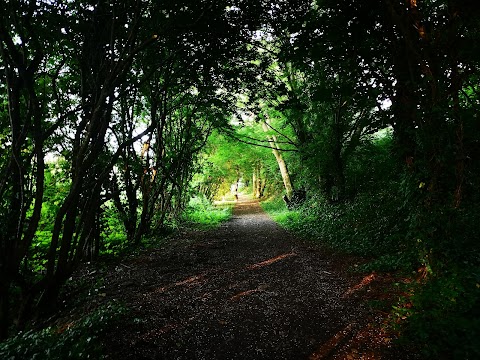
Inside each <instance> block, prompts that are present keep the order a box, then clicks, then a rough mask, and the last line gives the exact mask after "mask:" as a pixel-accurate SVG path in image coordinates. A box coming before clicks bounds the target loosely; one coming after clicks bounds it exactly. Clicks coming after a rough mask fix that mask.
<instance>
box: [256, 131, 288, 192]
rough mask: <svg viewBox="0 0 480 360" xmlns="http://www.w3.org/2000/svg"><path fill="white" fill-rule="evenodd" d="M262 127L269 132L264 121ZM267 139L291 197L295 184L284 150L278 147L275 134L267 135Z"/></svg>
mask: <svg viewBox="0 0 480 360" xmlns="http://www.w3.org/2000/svg"><path fill="white" fill-rule="evenodd" d="M262 127H263V130H264V131H265V132H268V126H267V124H266V123H263V124H262ZM267 140H268V143H269V144H270V147H271V148H272V153H273V155H275V159H276V160H277V164H278V167H279V169H280V173H281V174H282V180H283V185H284V187H285V191H286V192H287V197H288V199H291V198H292V194H293V186H292V182H291V180H290V173H289V172H288V168H287V164H286V163H285V160H284V159H283V156H282V152H281V151H280V149H279V147H278V144H277V138H276V136H275V135H267Z"/></svg>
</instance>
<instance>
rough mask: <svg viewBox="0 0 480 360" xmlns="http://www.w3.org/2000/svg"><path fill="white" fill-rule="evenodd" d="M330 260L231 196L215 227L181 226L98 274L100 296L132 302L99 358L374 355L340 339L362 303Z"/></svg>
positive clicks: (358, 324)
mask: <svg viewBox="0 0 480 360" xmlns="http://www.w3.org/2000/svg"><path fill="white" fill-rule="evenodd" d="M337 264H338V262H335V261H334V260H333V259H332V257H331V256H328V255H327V252H325V251H323V250H321V249H320V248H318V247H314V246H312V245H308V244H306V243H305V242H303V241H301V240H299V239H297V238H295V237H294V236H293V235H292V234H290V233H289V232H287V231H285V230H283V229H281V228H280V227H279V226H277V225H276V223H275V222H273V221H272V220H271V219H270V218H269V217H268V216H267V215H266V214H265V213H264V212H263V210H262V209H261V208H260V206H259V204H258V202H256V201H251V200H248V199H246V198H241V200H240V201H239V203H238V204H237V206H236V207H235V209H234V213H233V217H232V219H231V220H230V221H228V222H227V223H225V224H223V225H222V226H221V227H220V228H218V229H215V230H212V231H199V232H193V233H187V234H183V235H182V236H179V237H178V238H177V239H175V240H172V241H171V242H169V243H168V244H166V245H165V246H164V247H163V248H160V249H156V250H154V251H152V252H149V253H145V254H143V255H141V256H139V257H136V258H133V259H131V260H130V261H129V262H126V263H125V264H124V265H123V266H119V267H117V270H118V271H116V272H115V273H113V274H112V275H111V276H110V277H108V276H107V278H106V284H107V285H106V289H105V291H106V294H107V295H108V297H109V298H112V297H113V298H119V299H122V300H123V301H124V302H125V303H126V304H127V306H128V307H129V308H131V309H134V310H133V312H132V313H130V314H128V315H127V318H126V319H125V321H124V322H123V325H122V326H121V327H119V328H118V329H116V330H115V332H114V333H113V334H111V335H109V337H108V344H107V346H108V349H109V351H110V352H111V353H110V354H109V357H108V358H110V359H208V360H214V359H242V360H250V359H275V360H280V359H292V360H297V359H362V358H363V359H379V358H380V357H379V356H378V355H375V352H374V351H373V350H372V349H364V350H362V349H357V348H355V349H352V345H351V344H350V345H348V343H349V342H350V343H351V341H352V339H354V338H355V337H358V334H359V329H361V328H362V327H364V326H365V324H366V323H365V319H366V315H367V311H366V310H365V307H364V306H363V305H362V302H361V301H359V299H358V298H356V297H355V296H352V293H354V292H355V291H356V290H357V289H358V287H359V285H358V284H357V282H358V279H355V278H354V277H352V276H346V275H344V274H342V273H340V272H339V269H337V268H336V267H337V266H336V265H337ZM360 286H361V284H360ZM388 341H389V340H388V339H386V340H385V342H388ZM370 347H371V346H370ZM382 358H385V357H382Z"/></svg>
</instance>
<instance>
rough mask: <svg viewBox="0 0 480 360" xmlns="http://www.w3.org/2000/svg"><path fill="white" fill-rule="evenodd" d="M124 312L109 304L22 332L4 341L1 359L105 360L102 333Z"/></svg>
mask: <svg viewBox="0 0 480 360" xmlns="http://www.w3.org/2000/svg"><path fill="white" fill-rule="evenodd" d="M124 311H125V309H124V308H123V307H122V306H120V305H118V304H109V305H106V306H103V307H101V308H99V309H97V310H95V311H94V312H92V313H90V314H88V315H85V316H84V317H82V318H81V319H80V320H78V321H75V322H69V323H67V324H63V325H61V326H55V327H54V326H51V327H48V328H45V329H42V330H35V329H31V330H28V331H25V332H21V333H19V334H17V335H16V336H13V337H11V338H9V339H8V340H6V341H4V342H2V343H0V359H6V360H7V359H8V360H24V359H38V360H44V359H45V360H63V359H101V358H102V355H103V353H104V351H103V346H102V343H101V341H100V335H101V334H102V333H103V332H104V331H105V330H106V329H107V328H108V327H109V326H111V325H112V323H113V322H114V321H115V320H116V319H118V317H119V315H120V314H122V313H123V312H124Z"/></svg>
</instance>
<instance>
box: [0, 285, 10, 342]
mask: <svg viewBox="0 0 480 360" xmlns="http://www.w3.org/2000/svg"><path fill="white" fill-rule="evenodd" d="M9 307H10V284H9V283H8V282H3V281H2V282H0V341H2V340H4V339H6V338H7V337H8V326H9V324H10V318H9Z"/></svg>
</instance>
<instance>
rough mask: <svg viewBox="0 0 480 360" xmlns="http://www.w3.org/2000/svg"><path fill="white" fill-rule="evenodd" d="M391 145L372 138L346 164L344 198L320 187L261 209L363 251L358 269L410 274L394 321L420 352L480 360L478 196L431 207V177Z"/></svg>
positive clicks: (342, 248)
mask: <svg viewBox="0 0 480 360" xmlns="http://www.w3.org/2000/svg"><path fill="white" fill-rule="evenodd" d="M389 146H390V145H389V144H388V139H386V140H385V141H384V143H383V144H382V143H379V144H377V145H375V144H373V146H372V147H370V148H367V149H366V150H367V151H366V152H365V156H364V159H363V160H362V161H358V162H357V163H355V162H352V163H350V164H349V165H348V166H347V169H346V170H347V174H348V178H350V179H355V182H356V183H355V184H354V185H355V186H353V185H352V184H350V189H354V190H355V191H351V194H352V195H351V196H350V197H348V198H347V199H344V200H343V201H338V202H335V203H332V202H328V201H326V200H325V198H324V197H323V196H322V195H321V194H320V192H319V191H318V190H317V192H315V191H310V192H309V194H308V195H309V196H308V200H307V202H306V203H305V204H304V205H303V206H301V207H300V208H298V209H296V210H292V211H289V210H287V209H286V207H285V204H284V202H283V200H282V199H281V198H280V197H278V198H273V199H269V200H268V201H265V202H263V203H262V207H263V208H264V209H265V210H266V211H267V212H268V213H269V214H270V216H271V217H272V218H273V219H274V220H275V221H277V222H278V223H279V224H280V225H281V226H283V227H285V228H287V229H289V230H291V231H293V232H295V233H298V234H300V235H302V236H303V237H304V238H306V239H311V240H312V241H319V242H322V243H323V244H326V245H327V246H329V247H330V248H332V249H335V250H337V251H339V252H343V253H349V254H353V255H358V256H362V257H363V258H365V259H366V260H367V263H366V264H364V265H362V266H361V267H358V268H357V269H358V270H360V271H365V272H367V271H368V272H370V271H377V272H389V273H394V274H395V275H396V276H397V277H399V278H400V277H401V278H403V279H407V280H408V281H407V283H408V285H405V286H406V288H405V289H402V291H403V293H404V294H405V295H404V297H403V298H399V299H397V300H398V301H397V302H396V303H395V305H394V306H393V308H392V309H391V313H390V318H391V322H390V324H391V326H393V327H394V329H395V330H396V331H398V332H399V333H400V334H401V335H402V336H401V339H400V340H401V341H403V342H405V343H408V344H409V345H413V346H414V347H415V348H417V349H418V351H419V352H420V353H421V357H422V358H425V359H462V360H463V359H480V340H479V339H480V246H479V243H478V238H479V235H480V234H479V228H478V225H477V221H478V218H479V217H480V205H479V204H480V199H474V198H468V199H467V198H466V199H465V200H464V202H463V204H462V205H463V207H462V208H461V209H456V208H452V206H451V201H449V200H448V199H447V200H444V202H443V203H442V202H439V203H436V204H435V206H429V205H428V204H429V203H428V198H427V196H428V192H427V191H426V189H425V183H423V182H422V181H421V180H419V179H418V178H415V177H414V176H412V175H411V174H409V173H408V172H402V170H401V169H398V168H395V167H393V166H392V165H391V164H392V163H394V159H392V158H391V154H390V153H389V152H388V151H387V150H388V148H389ZM362 151H363V150H362ZM359 156H360V158H361V156H363V155H362V154H361V153H360V154H359ZM365 163H366V164H368V166H365V165H364V164H365ZM362 164H363V165H362Z"/></svg>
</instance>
